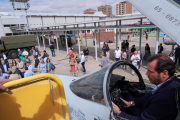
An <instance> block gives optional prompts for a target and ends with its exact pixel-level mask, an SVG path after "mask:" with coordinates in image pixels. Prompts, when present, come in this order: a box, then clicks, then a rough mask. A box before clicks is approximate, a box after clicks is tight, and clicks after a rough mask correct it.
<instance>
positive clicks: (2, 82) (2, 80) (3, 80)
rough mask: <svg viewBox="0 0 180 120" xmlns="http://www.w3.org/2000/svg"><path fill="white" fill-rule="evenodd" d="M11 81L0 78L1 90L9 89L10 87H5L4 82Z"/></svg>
mask: <svg viewBox="0 0 180 120" xmlns="http://www.w3.org/2000/svg"><path fill="white" fill-rule="evenodd" d="M9 81H12V80H8V79H0V90H3V91H8V88H6V87H4V86H3V84H4V83H7V82H9Z"/></svg>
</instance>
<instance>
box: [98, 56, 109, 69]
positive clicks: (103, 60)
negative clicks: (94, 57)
mask: <svg viewBox="0 0 180 120" xmlns="http://www.w3.org/2000/svg"><path fill="white" fill-rule="evenodd" d="M100 57H101V64H99V66H100V67H101V68H103V67H106V66H107V65H108V63H109V59H108V58H107V57H106V56H105V55H103V54H102V53H101V55H100Z"/></svg>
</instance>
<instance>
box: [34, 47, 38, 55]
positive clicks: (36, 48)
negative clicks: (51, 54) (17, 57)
mask: <svg viewBox="0 0 180 120" xmlns="http://www.w3.org/2000/svg"><path fill="white" fill-rule="evenodd" d="M35 51H36V55H38V54H39V49H38V46H35Z"/></svg>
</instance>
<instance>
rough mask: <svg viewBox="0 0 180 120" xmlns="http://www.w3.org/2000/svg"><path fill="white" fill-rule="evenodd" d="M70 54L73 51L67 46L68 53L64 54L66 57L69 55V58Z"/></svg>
mask: <svg viewBox="0 0 180 120" xmlns="http://www.w3.org/2000/svg"><path fill="white" fill-rule="evenodd" d="M71 54H73V51H72V50H71V48H68V54H67V55H66V58H67V56H69V58H70V57H71Z"/></svg>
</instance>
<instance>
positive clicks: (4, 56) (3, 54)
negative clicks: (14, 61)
mask: <svg viewBox="0 0 180 120" xmlns="http://www.w3.org/2000/svg"><path fill="white" fill-rule="evenodd" d="M1 58H3V60H5V62H6V64H8V59H7V55H6V54H5V53H4V52H2V55H1Z"/></svg>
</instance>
